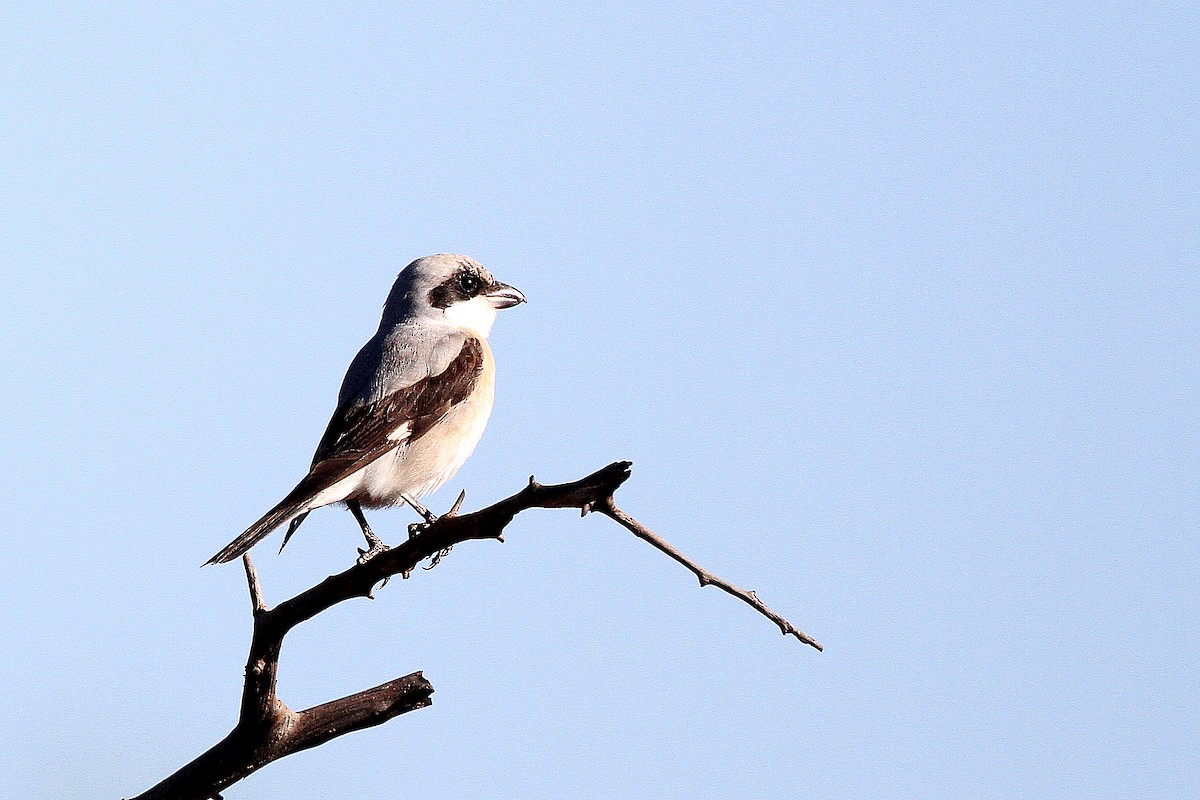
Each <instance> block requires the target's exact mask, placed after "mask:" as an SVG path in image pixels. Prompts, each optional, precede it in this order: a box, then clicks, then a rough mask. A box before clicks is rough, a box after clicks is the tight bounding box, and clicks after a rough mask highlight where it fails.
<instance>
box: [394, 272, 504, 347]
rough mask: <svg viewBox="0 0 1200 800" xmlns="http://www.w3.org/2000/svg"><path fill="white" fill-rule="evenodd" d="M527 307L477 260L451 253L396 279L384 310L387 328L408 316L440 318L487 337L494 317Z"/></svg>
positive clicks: (404, 273)
mask: <svg viewBox="0 0 1200 800" xmlns="http://www.w3.org/2000/svg"><path fill="white" fill-rule="evenodd" d="M524 302H525V295H523V294H521V292H519V291H518V290H516V289H514V288H513V287H511V286H509V285H508V284H507V283H500V282H499V281H497V280H496V279H495V278H493V277H492V273H490V272H488V271H487V270H486V269H484V267H483V265H482V264H480V263H479V262H478V261H476V260H475V259H473V258H469V257H467V256H460V255H452V254H448V253H439V254H437V255H432V256H425V257H424V258H418V259H417V260H416V261H414V262H412V263H411V264H409V265H408V266H407V267H405V268H404V271H402V272H401V273H400V276H399V277H398V278H397V279H396V285H395V286H393V287H392V292H391V294H390V295H389V296H388V299H387V303H386V304H385V305H384V312H383V316H384V322H385V324H386V323H387V322H388V321H389V318H391V321H392V322H398V321H400V319H401V318H403V317H404V316H407V315H410V314H419V315H420V316H422V317H425V318H428V317H433V318H440V319H441V320H443V321H445V322H448V323H450V324H451V325H454V326H455V327H458V328H460V329H462V330H464V331H468V332H470V333H474V334H476V335H478V336H483V337H486V336H487V335H488V333H489V332H491V329H492V323H493V322H495V321H496V312H497V311H499V310H500V309H502V308H509V307H511V306H515V305H517V304H518V303H524Z"/></svg>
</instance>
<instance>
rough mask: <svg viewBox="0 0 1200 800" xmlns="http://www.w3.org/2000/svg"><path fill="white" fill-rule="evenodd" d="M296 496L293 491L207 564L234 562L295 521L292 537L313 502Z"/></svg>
mask: <svg viewBox="0 0 1200 800" xmlns="http://www.w3.org/2000/svg"><path fill="white" fill-rule="evenodd" d="M296 488H297V489H298V488H300V487H296ZM295 494H296V492H295V491H293V492H292V494H289V495H288V496H287V497H285V498H284V499H283V500H282V501H281V502H280V503H279V505H277V506H275V507H274V508H272V509H271V510H270V511H268V512H267V513H266V514H265V515H264V516H263V518H262V519H260V520H259V521H258V522H256V523H254V524H253V525H251V526H250V527H249V528H247V529H246V530H245V531H243V532H242V533H241V535H239V536H238V537H237V538H236V539H234V540H233V541H232V542H230V543H229V544H227V545H225V547H223V548H221V551H220V552H219V553H217V554H216V555H215V556H213V557H212V558H210V559H209V560H208V561H206V562H205V564H206V565H207V564H224V563H225V562H227V561H233V560H234V559H235V558H237V557H238V556H240V555H242V554H243V553H245V552H246V551H247V550H249V549H250V548H251V547H253V546H254V545H256V544H258V543H259V542H260V541H262V540H263V539H264V538H265V537H266V536H267V535H269V534H270V533H271V531H273V530H275V529H276V528H278V527H279V526H280V525H282V524H284V523H285V522H293V521H295V522H294V524H293V526H292V528H291V529H290V530H289V531H288V537H290V536H291V535H292V533H293V532H294V531H295V529H296V527H298V525H299V522H300V521H303V519H304V517H305V516H307V515H308V512H309V511H310V510H311V509H310V508H309V505H308V504H309V503H310V502H312V498H311V497H301V498H295V497H293V495H295ZM297 518H298V519H297ZM284 542H285V543H286V542H287V539H284ZM281 549H282V548H281Z"/></svg>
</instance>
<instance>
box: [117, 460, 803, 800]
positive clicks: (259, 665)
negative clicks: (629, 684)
mask: <svg viewBox="0 0 1200 800" xmlns="http://www.w3.org/2000/svg"><path fill="white" fill-rule="evenodd" d="M630 467H631V464H630V462H628V461H618V462H615V463H613V464H609V465H608V466H607V467H604V468H603V469H600V470H598V471H596V472H594V473H592V474H591V475H588V476H587V477H585V478H581V479H579V480H577V481H574V482H572V483H561V484H554V485H550V486H544V485H542V484H540V483H538V482H537V481H535V480H534V479H533V478H532V477H531V478H530V479H529V483H528V485H526V486H525V488H524V489H522V490H521V491H519V492H517V493H516V494H514V495H512V496H511V497H508V498H506V499H504V500H501V501H500V502H498V503H495V504H494V505H491V506H488V507H487V508H484V509H480V510H479V511H475V512H472V513H470V514H464V515H462V516H459V514H458V509H459V506H460V505H461V504H462V496H461V495H460V497H459V499H458V501H457V502H456V503H455V504H454V507H453V508H452V509H451V510H450V511H449V512H447V513H446V514H444V515H442V516H441V517H440V518H439V519H438V520H437V521H436V522H434V523H432V524H429V525H427V526H424V527H420V528H419V531H418V532H417V533H415V535H413V536H412V537H411V538H409V539H408V540H407V541H405V542H403V543H402V544H399V545H397V546H395V547H393V548H391V549H390V550H387V551H385V552H383V553H380V554H379V555H377V556H375V557H374V558H371V559H369V560H368V561H365V562H362V563H356V564H355V565H354V566H352V567H350V568H349V569H347V570H345V571H343V572H340V573H338V574H336V575H331V576H329V577H328V578H326V579H325V580H323V581H321V582H320V583H318V584H317V585H316V586H313V587H312V588H310V589H307V590H305V591H303V592H301V593H300V594H298V595H296V596H295V597H293V598H291V599H290V600H285V601H283V602H282V603H280V604H279V605H277V606H275V607H274V608H269V607H268V606H267V604H266V601H265V599H264V597H263V592H262V586H261V584H260V582H259V579H258V572H257V571H256V570H255V568H254V564H253V563H251V561H250V558H249V556H244V557H243V563H244V565H245V568H246V582H247V584H248V586H249V590H250V603H251V608H252V611H253V617H254V628H253V634H252V636H251V642H250V654H249V656H248V658H247V660H246V680H245V684H244V686H243V689H242V702H241V713H240V715H239V717H238V722H237V725H236V726H235V727H234V729H233V730H232V731H230V733H229V735H228V736H226V737H225V738H224V739H222V740H221V741H220V742H218V743H217V744H216V745H214V746H213V747H212V748H211V749H210V750H208V751H207V752H205V753H204V754H202V755H201V756H199V757H198V758H196V759H195V760H194V761H192V762H191V763H189V764H187V765H186V766H184V767H183V768H181V769H180V770H179V771H178V772H176V773H175V774H173V775H171V776H170V777H168V778H166V779H165V780H163V781H162V782H161V783H159V784H158V785H156V786H154V787H153V788H151V789H149V790H147V791H146V792H144V793H143V794H141V795H138V796H137V797H136V798H134V800H167V799H168V798H169V799H170V800H209V798H216V797H220V794H219V793H220V792H221V790H223V789H225V788H226V787H228V786H230V785H232V784H233V783H236V782H237V781H239V780H241V779H242V778H245V777H246V776H247V775H249V774H251V773H252V772H254V771H256V770H258V769H259V768H261V767H263V766H265V765H267V764H269V763H271V762H272V761H276V760H278V759H280V758H283V757H284V756H288V755H291V754H292V753H295V752H298V751H300V750H305V749H308V748H310V747H316V746H317V745H320V744H324V743H325V742H327V741H329V740H330V739H333V738H335V737H338V736H342V735H344V734H347V733H350V732H352V731H356V730H362V729H363V728H368V727H371V726H373V725H380V724H382V723H384V722H387V721H388V720H390V719H392V718H394V717H397V716H399V715H400V714H404V713H406V712H409V711H414V710H416V709H418V708H424V707H425V706H428V705H430V704H431V703H432V700H431V698H430V695H432V694H433V687H432V686H431V685H430V684H429V682H428V681H426V680H425V678H424V677H423V676H422V675H421V673H420V672H414V673H412V674H411V675H406V676H404V677H402V678H397V679H396V680H393V681H389V682H387V683H384V684H381V685H379V686H376V687H374V688H371V689H367V690H365V691H362V692H359V693H357V694H353V695H349V696H347V697H343V698H341V699H339V700H333V701H331V702H328V703H323V704H321V705H318V706H314V707H312V708H309V709H306V710H304V711H292V710H291V709H289V708H288V707H287V705H285V704H284V702H283V701H282V700H280V699H279V697H278V695H277V694H276V678H277V676H278V672H279V654H280V650H281V648H282V646H283V638H284V637H285V636H286V635H287V634H288V632H289V631H291V629H292V628H294V627H296V626H297V625H299V624H300V623H302V622H304V621H305V620H308V619H312V618H313V617H314V616H316V615H317V614H320V613H321V612H322V611H325V610H327V609H329V608H331V607H332V606H335V605H337V604H338V603H341V602H342V601H344V600H349V599H350V598H353V597H372V596H373V595H372V591H373V589H374V587H375V586H376V585H378V584H380V583H381V582H386V581H387V580H388V579H389V578H391V577H392V576H394V575H397V574H400V575H405V576H407V575H408V574H409V573H410V572H412V570H413V569H414V568H415V567H416V566H417V564H419V563H421V561H423V560H425V559H427V558H429V559H432V560H433V563H436V562H437V560H438V559H439V558H440V557H441V556H442V555H445V553H446V552H448V551H449V549H450V548H451V547H453V546H454V545H456V544H460V543H462V542H466V541H469V540H471V539H500V540H501V541H503V534H504V529H505V527H506V526H507V525H508V524H509V523H510V522H512V520H513V518H514V517H515V516H516V515H517V514H519V513H521V512H522V511H526V510H528V509H531V508H578V509H580V511H581V512H582V513H584V514H587V513H588V512H589V511H595V512H598V513H601V514H604V515H605V516H607V517H609V518H610V519H612V520H615V521H616V522H618V523H619V524H621V525H622V526H624V527H625V528H627V529H628V530H630V531H631V532H632V533H633V534H634V535H635V536H637V537H639V538H641V539H644V540H645V541H647V542H649V543H650V544H652V545H653V546H654V547H656V548H658V549H659V550H661V551H662V552H664V553H666V554H667V555H668V556H670V557H671V558H673V559H675V560H676V561H678V562H679V563H680V564H683V565H684V566H685V567H687V568H688V569H689V570H691V572H692V573H693V574H694V575H695V576H696V577H697V578H698V579H699V581H700V585H701V586H706V585H709V584H712V585H714V586H717V587H719V588H721V589H723V590H724V591H726V592H728V593H729V594H731V595H733V596H734V597H737V598H740V599H741V600H743V601H744V602H746V603H748V604H749V605H750V606H751V607H753V608H754V609H755V610H756V611H758V612H759V613H760V614H762V615H763V616H765V617H767V618H768V619H770V620H771V621H772V622H774V623H775V624H776V625H778V626H779V629H780V630H781V631H782V632H783V633H784V635H788V634H790V635H792V636H795V637H796V638H797V639H798V640H799V641H801V642H803V643H805V644H807V645H810V646H812V647H815V648H816V649H817V650H821V649H822V648H821V645H820V643H818V642H817V641H816V640H815V639H813V638H812V637H811V636H809V635H808V634H806V633H804V632H803V631H800V630H798V629H797V628H796V627H795V626H793V625H792V624H791V623H790V622H788V621H787V620H786V619H784V618H783V617H781V616H779V615H778V614H777V613H775V612H774V611H772V610H771V609H770V608H768V607H767V605H766V604H765V603H763V602H762V601H761V600H759V599H758V596H757V595H756V594H755V593H754V592H750V591H746V590H744V589H740V588H738V587H736V586H734V585H733V584H731V583H729V582H727V581H725V580H722V579H721V578H718V577H716V576H715V575H713V574H711V573H709V572H708V571H706V570H704V569H702V568H701V567H699V566H697V565H696V564H695V563H694V562H692V561H691V560H690V559H688V558H687V557H686V556H684V555H683V554H682V553H680V552H679V551H678V550H676V549H675V548H674V547H673V546H672V545H671V544H670V543H669V542H667V541H665V540H664V539H662V538H661V537H659V536H658V535H657V534H655V533H654V532H653V531H651V530H650V529H648V528H646V527H645V526H643V525H642V524H641V523H639V522H638V521H637V520H635V519H634V518H633V517H631V516H629V515H628V514H626V513H625V512H624V511H622V510H621V509H619V508H617V506H616V503H615V502H614V501H613V494H614V493H615V492H616V490H617V489H618V488H619V487H620V486H621V484H623V483H624V482H625V481H626V479H628V478H629V474H630Z"/></svg>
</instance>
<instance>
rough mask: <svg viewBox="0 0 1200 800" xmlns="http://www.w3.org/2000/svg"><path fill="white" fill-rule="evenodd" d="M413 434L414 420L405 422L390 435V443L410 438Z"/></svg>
mask: <svg viewBox="0 0 1200 800" xmlns="http://www.w3.org/2000/svg"><path fill="white" fill-rule="evenodd" d="M410 433H412V420H405V421H404V422H403V423H401V424H400V426H399V427H398V428H396V429H395V430H394V431H392V432H391V433H389V434H388V437H387V438H388V441H389V442H399V441H403V440H405V439H407V438H408V435H409V434H410Z"/></svg>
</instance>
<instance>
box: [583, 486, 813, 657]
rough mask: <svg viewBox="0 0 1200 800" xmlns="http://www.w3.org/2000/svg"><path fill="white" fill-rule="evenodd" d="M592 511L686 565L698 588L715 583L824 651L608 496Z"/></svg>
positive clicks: (787, 631)
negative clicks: (685, 553)
mask: <svg viewBox="0 0 1200 800" xmlns="http://www.w3.org/2000/svg"><path fill="white" fill-rule="evenodd" d="M595 510H596V511H598V512H600V513H601V514H603V515H604V516H606V517H608V518H609V519H613V520H616V521H617V522H619V523H621V524H622V525H624V526H625V527H626V528H627V529H628V530H629V531H630V532H632V533H633V535H634V536H636V537H638V538H639V539H642V540H644V541H647V542H649V543H650V544H652V545H654V546H655V547H656V548H658V549H659V550H661V551H662V552H664V553H666V554H667V555H669V556H670V557H671V558H673V559H675V560H676V561H678V562H679V563H680V564H683V565H684V566H685V567H687V568H688V569H689V570H691V571H692V574H693V575H695V576H696V578H697V579H698V580H699V581H700V586H701V587H704V586H709V585H712V586H716V587H717V588H719V589H723V590H724V591H726V592H728V593H729V594H731V595H733V596H734V597H736V598H738V599H739V600H743V601H745V602H746V603H749V604H750V606H751V607H752V608H754V610H755V611H757V612H758V613H760V614H762V615H763V616H764V617H766V618H767V619H769V620H771V622H774V623H775V624H776V625H778V626H779V630H780V631H782V632H783V635H784V636H787V635H789V634H790V635H792V636H795V637H796V638H797V639H799V640H800V641H801V642H803V643H804V644H806V645H809V646H810V647H815V648H817V649H818V650H821V651H824V649H825V648H824V647H822V646H821V643H820V642H818V641H817V640H816V639H814V638H812V637H811V636H809V635H808V634H807V633H805V632H804V631H802V630H800V629H798V628H796V626H794V625H792V623H790V622H788V621H787V620H786V619H784V618H783V617H781V616H779V615H778V614H776V613H775V612H774V611H772V610H771V609H770V607H768V606H767V604H766V603H764V602H763V601H762V600H759V599H758V595H756V594H755V593H754V592H751V591H747V590H745V589H741V588H738V587H737V586H734V585H733V584H732V583H730V582H729V581H726V580H724V579H722V578H718V577H717V576H716V575H713V574H712V573H711V572H709V571H707V570H705V569H703V568H701V567H700V566H699V565H697V564H696V563H695V562H694V561H692V560H691V559H690V558H688V557H687V556H685V555H684V554H683V553H681V552H679V551H678V550H676V549H675V547H674V546H673V545H672V544H671V543H670V542H668V541H667V540H665V539H663V538H662V537H660V536H659V535H658V534H656V533H655V532H654V531H652V530H650V529H649V528H647V527H646V526H645V525H643V524H642V523H640V522H638V521H637V520H636V519H634V518H633V517H631V516H629V515H628V514H626V513H625V512H624V511H622V510H621V509H619V508H617V506H616V504H615V503H614V502H613V499H612V497H608V498H605V500H604V502H602V503H600V504H599V505H597V506H596V508H595Z"/></svg>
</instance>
